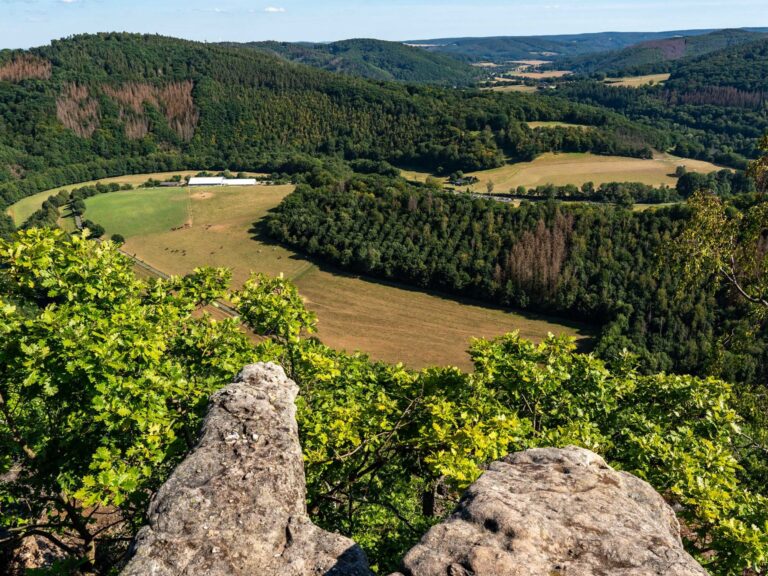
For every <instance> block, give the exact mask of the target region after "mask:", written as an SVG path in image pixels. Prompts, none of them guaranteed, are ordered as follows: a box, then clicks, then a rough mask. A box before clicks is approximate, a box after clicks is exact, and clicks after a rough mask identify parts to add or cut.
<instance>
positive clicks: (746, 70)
mask: <svg viewBox="0 0 768 576" xmlns="http://www.w3.org/2000/svg"><path fill="white" fill-rule="evenodd" d="M667 85H668V86H669V87H670V88H674V89H676V90H687V91H694V90H698V89H701V88H702V87H718V88H734V89H736V90H739V91H742V92H749V93H762V94H763V97H764V98H765V97H768V36H764V37H763V38H762V39H760V40H758V41H756V42H750V43H748V44H743V45H740V46H733V47H731V48H727V49H725V50H720V51H718V52H715V53H713V54H709V55H706V56H702V57H700V58H696V59H693V60H691V61H686V62H685V63H683V64H681V65H680V66H679V67H678V68H677V69H676V70H675V72H674V73H673V74H672V77H671V78H670V81H669V82H668V83H667Z"/></svg>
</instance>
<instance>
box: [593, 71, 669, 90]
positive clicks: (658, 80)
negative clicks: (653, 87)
mask: <svg viewBox="0 0 768 576" xmlns="http://www.w3.org/2000/svg"><path fill="white" fill-rule="evenodd" d="M670 76H671V74H647V75H645V76H626V77H623V78H606V79H605V80H604V82H605V83H606V84H608V85H610V86H623V87H626V88H639V87H640V86H648V85H649V84H663V83H664V82H666V81H667V80H669V77H670Z"/></svg>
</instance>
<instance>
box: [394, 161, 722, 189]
mask: <svg viewBox="0 0 768 576" xmlns="http://www.w3.org/2000/svg"><path fill="white" fill-rule="evenodd" d="M678 166H685V167H686V169H687V170H688V171H689V172H701V173H705V174H706V173H709V172H714V171H716V170H720V169H721V168H720V167H719V166H716V165H715V164H711V163H709V162H704V161H701V160H691V159H688V158H678V157H676V156H672V155H670V154H656V155H655V156H654V158H653V159H649V160H644V159H640V158H626V157H623V156H597V155H595V154H589V153H560V154H557V153H547V154H542V155H541V156H539V157H538V158H536V159H535V160H533V161H531V162H519V163H517V164H506V165H504V166H501V167H500V168H493V169H492V170H482V171H479V172H471V173H470V174H468V175H470V176H475V177H477V178H478V180H479V182H478V183H477V184H474V185H472V186H469V188H470V189H471V190H472V191H473V192H486V190H487V183H488V182H489V181H490V182H493V184H494V191H495V192H496V193H505V192H509V191H510V190H513V189H514V188H517V187H518V186H525V187H526V188H533V187H535V186H541V185H545V184H555V185H557V186H563V185H565V184H575V185H576V186H581V185H582V184H584V183H585V182H593V183H594V184H595V185H599V184H603V183H606V182H642V183H644V184H649V185H652V186H659V185H661V184H666V185H667V186H674V185H675V184H676V183H677V178H676V177H675V169H676V168H677V167H678ZM402 175H403V177H405V178H408V179H410V180H420V181H423V180H425V179H426V177H427V176H428V174H426V173H424V172H414V171H403V172H402Z"/></svg>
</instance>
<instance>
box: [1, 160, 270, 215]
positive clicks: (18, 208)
mask: <svg viewBox="0 0 768 576" xmlns="http://www.w3.org/2000/svg"><path fill="white" fill-rule="evenodd" d="M199 172H200V170H180V171H177V172H153V173H149V174H130V175H127V176H117V177H115V178H102V179H101V180H91V181H90V182H80V183H79V184H71V185H69V186H60V187H59V188H54V189H53V190H46V191H45V192H40V193H38V194H35V195H33V196H28V197H26V198H23V199H21V200H19V201H18V202H16V203H15V204H13V205H12V206H11V207H9V208H8V210H7V212H8V215H9V216H10V217H11V218H13V222H14V224H16V226H19V225H21V224H23V223H24V221H25V220H26V219H27V218H29V217H30V216H32V214H34V213H35V212H36V211H37V210H39V209H40V205H41V204H42V203H43V202H45V200H46V198H48V196H51V195H53V194H58V193H59V192H61V191H62V190H74V189H75V188H81V187H83V186H93V185H95V184H99V183H101V184H111V183H113V182H117V183H118V184H131V185H133V186H139V185H140V184H144V182H146V181H147V180H149V179H153V180H165V179H166V178H170V177H172V176H175V175H177V174H178V175H180V176H182V177H184V176H194V175H195V174H197V173H199ZM249 176H257V174H255V173H249Z"/></svg>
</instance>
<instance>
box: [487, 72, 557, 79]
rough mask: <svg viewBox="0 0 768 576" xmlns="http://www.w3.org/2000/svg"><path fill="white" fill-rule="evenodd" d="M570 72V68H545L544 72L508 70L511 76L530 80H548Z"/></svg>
mask: <svg viewBox="0 0 768 576" xmlns="http://www.w3.org/2000/svg"><path fill="white" fill-rule="evenodd" d="M568 74H571V71H570V70H545V71H544V72H510V73H509V76H511V77H520V78H530V79H532V80H549V79H551V78H562V77H563V76H567V75H568ZM505 78H506V76H504V77H499V78H497V80H504V79H505Z"/></svg>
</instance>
